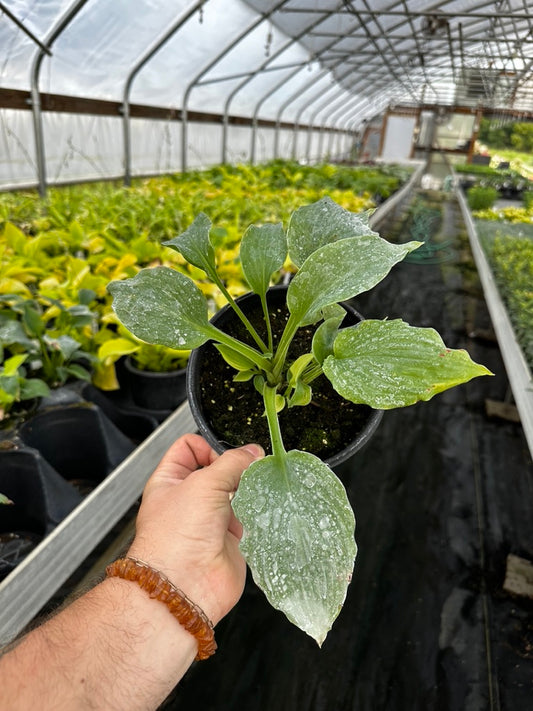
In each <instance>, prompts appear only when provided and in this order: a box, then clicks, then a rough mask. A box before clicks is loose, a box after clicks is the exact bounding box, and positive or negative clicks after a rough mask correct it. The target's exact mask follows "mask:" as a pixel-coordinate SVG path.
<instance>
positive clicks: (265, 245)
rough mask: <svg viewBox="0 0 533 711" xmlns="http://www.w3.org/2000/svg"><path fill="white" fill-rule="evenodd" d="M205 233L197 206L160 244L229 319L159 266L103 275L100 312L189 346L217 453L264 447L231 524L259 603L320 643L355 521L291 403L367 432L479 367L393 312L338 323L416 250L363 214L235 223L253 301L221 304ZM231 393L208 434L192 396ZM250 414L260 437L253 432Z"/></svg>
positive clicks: (206, 223) (301, 211) (143, 334)
mask: <svg viewBox="0 0 533 711" xmlns="http://www.w3.org/2000/svg"><path fill="white" fill-rule="evenodd" d="M211 232H212V225H211V222H210V220H209V219H208V217H207V216H206V215H205V214H203V213H201V214H199V215H198V216H197V218H196V219H195V220H194V222H193V223H192V224H191V225H190V226H189V228H188V229H187V230H186V231H185V232H184V233H183V234H181V235H180V236H179V237H175V238H173V239H171V240H169V241H167V242H166V243H165V244H166V245H167V246H168V247H170V248H171V249H173V250H176V251H178V252H179V253H180V254H181V255H182V256H183V257H184V258H185V259H186V260H187V261H188V262H190V263H191V264H192V265H194V266H195V267H196V268H198V269H201V270H203V272H204V273H205V277H206V280H210V281H211V282H212V283H214V284H216V285H217V287H218V288H219V289H220V290H221V292H222V293H223V294H224V295H225V297H226V299H227V301H228V304H229V308H230V309H231V312H232V315H234V317H235V318H234V319H233V318H232V319H230V320H228V322H226V321H222V320H221V321H219V320H218V319H214V320H213V321H210V320H209V310H208V304H207V301H206V298H205V296H204V294H203V293H202V290H201V289H200V288H199V287H198V286H197V285H196V284H195V283H194V282H193V281H192V280H191V279H190V278H188V277H187V276H186V275H185V274H183V273H180V272H178V271H176V270H174V269H171V268H169V267H165V266H156V267H153V268H148V269H144V270H141V271H140V272H139V273H138V274H137V275H136V276H135V277H133V278H131V279H126V280H122V281H114V282H112V283H111V284H110V285H109V291H110V292H111V294H112V296H113V307H114V309H115V311H116V313H117V315H118V317H119V318H120V320H121V321H122V323H123V324H124V325H125V326H126V327H127V328H128V329H129V330H130V331H131V332H132V333H134V334H135V335H136V336H137V337H138V338H140V339H142V340H144V341H146V342H149V343H156V344H161V345H165V346H167V347H171V348H176V349H190V350H191V351H192V352H193V353H192V356H191V361H190V364H189V368H188V392H189V394H190V395H191V397H192V401H191V404H192V408H193V414H194V415H195V417H196V418H197V424H198V427H199V429H200V431H202V432H208V431H209V430H212V431H213V432H214V440H213V441H214V444H215V446H216V447H217V448H218V449H219V451H220V450H221V449H222V448H223V447H227V446H234V445H236V444H239V443H241V442H242V441H253V440H256V441H257V439H259V441H260V443H261V444H263V446H264V447H265V449H266V451H267V456H266V457H265V458H264V459H261V460H259V461H256V462H254V463H253V464H252V465H251V466H250V467H249V468H248V469H247V470H246V471H245V472H244V474H243V476H242V479H241V482H240V485H239V488H238V491H237V493H236V495H235V497H234V498H233V501H232V505H233V508H234V510H235V513H236V515H237V517H238V518H239V520H240V521H241V522H242V524H243V528H244V534H243V538H242V541H241V550H242V552H243V554H244V556H245V558H246V560H247V562H248V564H249V566H250V568H251V571H252V574H253V577H254V580H255V581H256V583H257V584H258V586H259V587H260V588H261V589H262V590H263V591H264V592H265V594H266V596H267V598H268V600H269V601H270V602H271V604H272V605H273V606H274V607H276V608H278V609H280V610H282V611H283V612H284V613H285V614H286V616H287V617H288V619H289V620H290V621H291V622H293V623H294V624H296V625H297V626H298V627H300V628H301V629H303V630H304V631H305V632H307V633H308V634H309V635H311V636H312V637H313V638H314V639H315V640H316V641H317V642H318V644H321V643H322V642H323V640H324V639H325V637H326V635H327V632H328V630H329V629H330V628H331V625H332V623H333V621H334V620H335V618H336V617H337V615H338V614H339V611H340V609H341V607H342V604H343V601H344V599H345V595H346V591H347V586H348V584H349V581H350V579H351V576H352V571H353V567H354V560H355V556H356V551H357V546H356V543H355V538H354V530H355V520H354V514H353V510H352V507H351V505H350V503H349V501H348V498H347V495H346V491H345V490H344V487H343V485H342V483H341V481H340V480H339V479H338V477H337V476H336V475H335V473H334V472H333V470H332V469H331V468H330V466H328V465H327V464H326V463H325V462H324V461H323V460H322V458H321V457H320V454H322V450H318V451H319V456H317V454H316V453H315V452H314V451H312V448H313V446H314V445H313V444H311V443H306V444H305V447H308V449H303V446H302V445H301V444H300V445H299V444H298V443H302V442H304V441H305V440H306V437H305V435H306V433H305V432H303V433H301V434H300V435H299V434H295V435H294V436H293V435H292V434H290V435H289V433H288V426H289V425H291V426H295V427H297V426H298V424H299V423H300V422H303V423H306V422H307V423H308V422H309V421H310V420H309V419H307V418H305V417H304V416H303V415H301V413H302V412H303V411H304V410H306V409H307V410H308V411H309V412H311V413H312V414H311V419H312V420H317V419H318V417H319V415H318V412H319V410H320V409H321V399H322V397H325V398H326V399H327V397H328V394H327V393H329V394H330V395H331V397H336V398H338V399H337V401H336V402H337V403H339V401H346V402H347V403H348V404H349V405H353V406H354V407H356V408H362V409H363V411H364V412H366V413H367V415H369V413H370V416H369V417H367V421H366V423H365V425H363V428H364V427H365V426H366V427H370V428H372V426H375V419H374V423H373V424H369V420H370V421H372V413H375V412H376V411H381V410H387V409H391V408H397V407H404V406H408V405H412V404H414V403H415V402H416V401H418V400H428V399H430V398H431V397H433V396H434V395H436V394H437V393H439V392H442V391H443V390H446V389H447V388H450V387H453V386H455V385H458V384H460V383H463V382H466V381H468V380H470V379H471V378H474V377H477V376H481V375H487V374H490V372H489V371H488V370H487V369H486V368H485V367H484V366H482V365H479V364H476V363H474V362H473V361H472V360H471V359H470V357H469V355H468V354H467V353H466V351H464V350H451V349H448V348H447V347H446V346H445V345H444V343H443V342H442V339H441V338H440V336H439V334H438V333H437V332H436V331H434V330H433V329H430V328H416V327H413V326H410V325H408V324H407V323H405V322H404V321H402V320H400V319H395V320H391V321H388V320H374V319H372V320H370V319H369V320H365V319H361V318H360V317H358V316H355V319H354V321H352V322H351V323H350V322H349V320H348V319H349V315H348V310H347V309H346V308H345V306H344V305H343V304H344V302H346V301H348V300H350V299H352V298H353V297H355V296H357V295H358V294H360V293H362V292H364V291H367V290H369V289H371V288H372V287H373V286H375V285H376V284H378V283H379V282H380V281H381V280H382V279H383V278H384V277H385V276H386V275H387V274H388V272H389V271H390V270H391V269H392V267H393V266H394V265H395V264H396V263H398V262H399V261H401V260H402V259H403V258H404V257H405V256H407V255H408V254H409V253H411V252H412V251H413V250H415V249H417V248H418V247H419V246H420V244H421V243H420V242H408V243H406V244H391V243H389V242H387V241H386V240H385V239H382V238H381V237H380V236H379V235H378V234H377V233H375V232H374V231H373V230H372V229H370V227H369V224H368V213H361V214H355V213H351V212H349V211H347V210H345V209H343V208H342V207H340V206H339V205H337V204H336V203H334V202H333V201H332V200H331V199H330V198H327V197H326V198H323V199H321V200H319V201H318V202H315V203H313V204H310V205H304V206H302V207H300V208H298V209H296V210H295V211H294V212H293V214H292V215H291V217H290V220H289V222H288V226H287V229H286V230H285V229H284V228H283V226H282V225H281V224H274V223H265V224H261V225H256V224H254V225H250V226H249V227H248V229H247V230H246V232H245V233H244V235H243V237H242V242H241V246H240V260H241V265H242V269H243V273H244V275H245V278H246V280H247V282H248V284H249V286H250V290H251V292H253V297H245V298H244V299H243V300H240V299H237V300H234V299H233V298H232V297H231V295H230V294H229V293H228V292H227V289H226V287H225V285H224V283H223V281H222V280H221V278H220V276H219V274H218V271H217V260H216V255H215V250H214V248H213V245H212V243H211V240H210V235H211ZM288 255H289V257H290V260H291V262H292V264H293V266H294V271H295V275H294V277H293V278H292V280H291V281H290V284H289V285H288V287H287V289H286V290H285V291H284V292H281V295H280V292H279V291H275V292H272V291H271V289H270V285H271V283H272V281H273V280H275V278H276V275H277V274H279V270H280V269H281V268H282V266H283V265H284V264H285V262H286V260H287V256H288ZM273 293H274V294H275V296H272V294H273ZM272 299H273V300H272ZM207 349H210V351H211V352H210V353H209V354H206V351H207ZM213 351H214V352H213ZM197 353H201V355H197ZM204 354H205V358H207V357H209V358H211V357H212V356H213V355H217V356H218V358H219V362H220V364H221V368H222V370H221V371H219V372H221V376H220V377H221V379H222V378H223V379H224V381H225V382H224V383H220V386H221V387H220V388H219V390H218V394H217V395H215V394H214V393H213V391H212V389H211V385H214V382H213V381H211V385H208V386H207V387H205V386H204V387H203V389H202V376H203V375H205V371H206V370H209V369H210V368H211V365H209V366H206V365H205V363H206V361H205V360H204ZM191 364H192V365H193V367H191ZM196 366H198V368H199V369H200V372H196ZM230 371H231V372H232V377H231V379H230V380H228V378H227V374H228V372H230ZM197 383H200V386H199V388H198V387H197ZM243 397H244V398H246V402H247V403H248V405H247V406H246V407H247V414H246V416H245V417H244V419H243V414H242V411H239V414H238V419H237V421H236V422H235V423H233V424H231V423H230V420H229V419H228V418H227V417H226V418H225V424H224V425H223V428H224V429H223V433H222V435H221V432H220V428H219V425H217V424H216V423H214V424H213V423H208V422H205V421H204V420H203V413H204V412H205V405H206V399H207V400H215V401H216V400H218V401H219V402H218V407H219V409H220V410H221V411H222V412H223V413H224V414H225V415H228V414H231V413H232V411H236V410H238V407H237V405H238V403H239V401H240V399H241V398H243ZM214 404H215V405H216V404H217V403H216V402H215V403H214ZM363 419H364V418H363ZM261 421H262V424H263V427H262V431H263V432H264V433H267V434H266V439H263V438H262V437H260V436H258V435H257V430H255V429H254V425H255V424H256V423H261ZM337 421H338V419H337V418H335V420H333V421H332V418H331V417H329V420H328V419H327V421H325V422H324V423H322V424H321V425H320V428H319V429H322V430H323V436H322V437H319V438H318V439H319V443H320V440H328V439H329V437H330V435H332V434H333V433H332V430H333V429H335V423H336V422H337ZM304 426H305V425H304ZM307 426H308V425H307ZM222 440H224V441H222ZM288 441H290V442H291V444H290V445H287V442H288ZM294 442H295V443H296V444H294ZM322 444H323V442H322ZM345 444H346V443H343V444H342V445H341V446H343V445H345ZM324 458H326V459H327V458H328V456H326V457H324Z"/></svg>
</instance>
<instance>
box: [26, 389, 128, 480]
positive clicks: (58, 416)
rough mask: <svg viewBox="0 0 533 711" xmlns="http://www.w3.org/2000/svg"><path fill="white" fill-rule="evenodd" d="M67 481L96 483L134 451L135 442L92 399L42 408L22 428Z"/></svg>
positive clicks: (28, 441)
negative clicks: (89, 401) (90, 401)
mask: <svg viewBox="0 0 533 711" xmlns="http://www.w3.org/2000/svg"><path fill="white" fill-rule="evenodd" d="M19 437H20V439H21V440H22V442H23V443H24V444H26V445H27V446H29V447H34V448H35V449H37V450H38V451H39V452H40V453H41V454H42V456H43V458H44V459H46V461H47V462H48V463H49V464H50V465H51V466H52V467H53V468H54V469H55V471H56V472H58V473H59V474H60V475H61V476H62V477H63V478H64V479H66V480H67V481H71V482H73V481H75V482H77V485H78V486H80V483H81V482H83V488H84V489H85V488H86V486H87V484H88V485H89V486H91V485H92V486H93V487H94V486H96V485H97V484H99V483H100V482H101V481H102V480H103V479H104V478H105V477H106V476H107V475H108V474H110V473H111V472H112V471H113V469H115V467H117V466H118V464H120V462H121V461H122V460H123V459H125V458H126V457H127V456H128V454H130V453H131V452H132V451H133V449H134V447H135V445H134V444H133V442H132V441H131V440H130V439H128V437H126V435H125V434H123V433H122V432H121V431H120V430H119V429H118V428H117V427H116V426H115V425H114V424H113V423H112V422H111V420H109V418H107V417H106V415H104V413H103V412H102V410H101V409H100V408H99V407H97V406H95V405H93V404H92V403H87V402H82V403H75V404H72V405H65V406H58V407H52V408H50V409H47V410H43V411H42V412H38V413H37V414H36V415H34V417H32V418H31V419H30V420H28V422H26V423H24V424H23V425H22V426H21V427H20V430H19Z"/></svg>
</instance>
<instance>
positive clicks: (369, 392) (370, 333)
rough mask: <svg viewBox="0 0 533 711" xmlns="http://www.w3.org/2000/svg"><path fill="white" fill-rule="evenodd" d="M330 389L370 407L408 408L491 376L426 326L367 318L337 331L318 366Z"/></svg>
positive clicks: (483, 367)
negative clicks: (331, 351)
mask: <svg viewBox="0 0 533 711" xmlns="http://www.w3.org/2000/svg"><path fill="white" fill-rule="evenodd" d="M323 368H324V373H325V374H326V376H327V377H328V378H329V380H330V381H331V383H332V385H333V387H334V388H335V390H336V391H337V392H338V393H339V394H340V395H342V397H344V398H346V399H347V400H351V401H352V402H356V403H366V404H367V405H370V406H371V407H374V408H376V409H380V410H381V409H383V410H388V409H391V408H394V407H404V406H406V405H412V404H413V403H415V402H417V401H418V400H429V399H431V398H432V397H433V396H434V395H436V394H437V393H440V392H442V391H443V390H447V389H448V388H452V387H453V386H454V385H459V384H460V383H466V382H467V381H468V380H471V379H472V378H476V377H477V376H480V375H492V373H491V372H490V370H488V369H487V368H485V366H483V365H478V364H477V363H474V361H472V360H471V359H470V356H469V355H468V353H467V352H466V351H464V350H450V349H449V348H446V346H445V345H444V343H443V341H442V338H441V337H440V336H439V334H438V333H437V331H435V330H434V329H432V328H416V327H415V326H410V325H409V324H408V323H405V321H402V320H401V319H396V320H394V321H376V320H371V319H368V320H366V321H362V322H361V323H360V324H359V325H358V326H355V327H353V328H346V329H344V330H342V331H340V332H339V335H338V336H337V338H336V340H335V344H334V355H333V356H329V358H327V359H326V360H325V361H324V363H323Z"/></svg>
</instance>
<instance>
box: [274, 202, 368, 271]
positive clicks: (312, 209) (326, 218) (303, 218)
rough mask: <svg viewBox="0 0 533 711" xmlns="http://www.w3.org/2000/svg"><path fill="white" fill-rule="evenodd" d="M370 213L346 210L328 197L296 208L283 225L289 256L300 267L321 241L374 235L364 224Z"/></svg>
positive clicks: (366, 223)
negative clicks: (287, 223)
mask: <svg viewBox="0 0 533 711" xmlns="http://www.w3.org/2000/svg"><path fill="white" fill-rule="evenodd" d="M370 214H371V213H370V211H368V212H361V213H358V214H357V213H354V212H349V211H348V210H345V209H344V208H343V207H341V206H340V205H337V203H336V202H334V201H333V200H332V199H331V198H329V197H324V198H322V199H321V200H318V202H314V203H313V204H312V205H304V206H303V207H300V208H298V209H297V210H295V211H294V212H293V213H292V215H291V219H290V221H289V226H288V229H287V241H288V244H289V254H290V257H291V260H292V261H293V262H294V264H296V266H298V267H301V266H302V264H303V263H304V262H305V260H306V259H307V257H309V255H310V254H312V253H313V252H315V251H316V250H317V249H319V248H320V247H323V246H324V245H325V244H329V243H330V242H336V241H337V240H339V239H346V238H347V237H358V236H360V235H376V236H377V233H376V232H374V231H373V230H372V229H371V228H370V227H369V224H368V218H369V217H370Z"/></svg>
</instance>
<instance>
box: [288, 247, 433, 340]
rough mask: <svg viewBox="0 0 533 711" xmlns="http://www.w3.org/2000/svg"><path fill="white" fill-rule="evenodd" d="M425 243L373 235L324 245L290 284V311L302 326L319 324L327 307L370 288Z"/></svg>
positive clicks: (305, 263) (314, 253) (306, 262)
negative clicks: (396, 241)
mask: <svg viewBox="0 0 533 711" xmlns="http://www.w3.org/2000/svg"><path fill="white" fill-rule="evenodd" d="M421 244H422V242H407V243H406V244H392V243H390V242H387V241H386V240H384V239H381V237H377V236H376V235H373V234H371V235H362V236H361V237H349V238H347V239H343V240H340V241H339V242H333V243H332V244H327V245H325V246H324V247H320V248H319V249H317V250H316V252H313V254H311V256H310V257H308V258H307V259H306V260H305V262H304V264H303V266H302V268H301V269H300V271H299V272H298V273H297V274H296V276H295V277H294V279H293V280H292V281H291V283H290V284H289V289H288V291H287V305H288V307H289V311H290V312H291V314H292V315H293V316H294V317H296V318H297V319H298V322H299V323H300V325H302V326H306V325H308V324H311V323H315V322H316V321H318V319H319V318H320V317H321V310H322V309H323V308H324V307H325V306H327V305H329V304H333V303H336V302H338V301H344V300H345V299H350V298H352V297H353V296H357V294H361V293H362V292H363V291H368V289H371V288H372V287H373V286H375V285H376V284H378V283H379V282H380V281H381V280H382V279H383V278H384V277H386V276H387V274H388V273H389V271H390V270H391V269H392V267H393V266H394V265H395V264H396V263H397V262H399V261H401V260H402V259H403V258H404V257H405V256H406V255H407V254H409V252H412V251H413V250H414V249H417V248H418V247H419V246H420V245H421Z"/></svg>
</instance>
